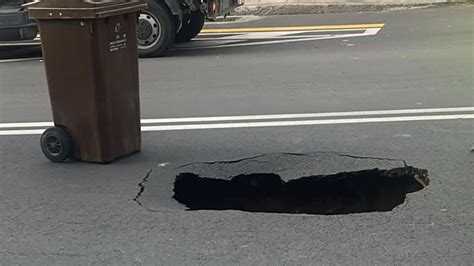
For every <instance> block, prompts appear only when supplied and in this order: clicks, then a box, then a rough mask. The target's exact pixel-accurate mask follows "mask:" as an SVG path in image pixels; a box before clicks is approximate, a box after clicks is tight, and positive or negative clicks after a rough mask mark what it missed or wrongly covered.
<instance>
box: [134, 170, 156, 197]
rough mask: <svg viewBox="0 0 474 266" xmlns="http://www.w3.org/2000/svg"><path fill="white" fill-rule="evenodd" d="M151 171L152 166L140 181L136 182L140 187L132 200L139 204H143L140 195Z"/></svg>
mask: <svg viewBox="0 0 474 266" xmlns="http://www.w3.org/2000/svg"><path fill="white" fill-rule="evenodd" d="M152 172H153V168H151V169H150V170H149V171H148V172H147V174H146V175H145V177H144V178H143V179H142V181H141V182H140V183H138V187H139V188H140V189H139V190H138V193H137V195H136V196H135V198H133V201H135V202H136V203H137V204H138V205H139V206H143V205H142V203H141V201H140V198H141V196H142V195H143V192H145V183H146V182H147V181H148V178H149V177H150V175H151V173H152Z"/></svg>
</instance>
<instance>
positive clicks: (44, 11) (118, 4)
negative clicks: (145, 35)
mask: <svg viewBox="0 0 474 266" xmlns="http://www.w3.org/2000/svg"><path fill="white" fill-rule="evenodd" d="M24 6H25V7H27V8H28V14H29V16H30V18H32V19H93V18H105V17H110V16H115V15H119V14H124V13H130V12H136V11H139V10H142V9H145V8H146V7H147V4H146V3H145V2H144V1H143V0H35V1H33V2H30V3H27V4H25V5H24Z"/></svg>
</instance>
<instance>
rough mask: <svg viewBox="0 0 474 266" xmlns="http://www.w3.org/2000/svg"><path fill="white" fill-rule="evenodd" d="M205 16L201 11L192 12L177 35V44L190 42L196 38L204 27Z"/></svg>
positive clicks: (186, 17) (184, 20)
mask: <svg viewBox="0 0 474 266" xmlns="http://www.w3.org/2000/svg"><path fill="white" fill-rule="evenodd" d="M204 20H205V15H204V14H203V13H201V12H200V11H196V12H191V14H189V15H186V16H185V18H184V19H183V26H182V27H181V29H180V30H179V31H178V33H176V38H175V42H189V41H190V40H191V39H192V38H194V37H196V36H197V35H198V34H199V33H200V32H201V30H202V28H203V27H204Z"/></svg>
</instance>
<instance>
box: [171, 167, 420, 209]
mask: <svg viewBox="0 0 474 266" xmlns="http://www.w3.org/2000/svg"><path fill="white" fill-rule="evenodd" d="M428 184H429V178H428V171H427V170H425V169H419V168H415V167H411V166H405V167H397V168H392V169H387V170H380V169H377V168H376V169H368V170H360V171H352V172H341V173H337V174H330V175H313V176H303V177H301V178H297V179H291V180H288V181H286V182H285V181H284V180H283V179H282V178H281V177H280V175H278V174H274V173H253V174H240V175H236V176H233V177H231V178H228V179H217V178H208V177H201V176H199V175H198V174H194V173H190V172H187V173H180V174H178V175H177V176H176V179H175V182H174V196H173V198H174V199H175V200H177V201H178V202H180V203H182V204H184V205H185V206H186V207H187V208H188V209H189V210H241V211H248V212H272V213H293V214H296V213H305V214H323V215H334V214H350V213H362V212H384V211H391V210H393V208H395V207H396V206H398V205H400V204H402V203H403V202H404V201H405V198H406V195H407V194H408V193H412V192H416V191H419V190H422V189H423V188H425V187H426V186H428Z"/></svg>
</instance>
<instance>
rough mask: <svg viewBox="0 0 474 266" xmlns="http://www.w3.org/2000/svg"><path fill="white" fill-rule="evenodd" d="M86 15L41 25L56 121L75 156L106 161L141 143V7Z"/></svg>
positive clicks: (49, 20)
mask: <svg viewBox="0 0 474 266" xmlns="http://www.w3.org/2000/svg"><path fill="white" fill-rule="evenodd" d="M42 12H44V10H42ZM56 12H60V11H57V10H56ZM63 12H64V13H62V12H61V14H65V13H66V11H63ZM50 14H51V13H50ZM30 15H31V10H30ZM85 17H86V18H80V17H74V16H72V17H70V18H67V19H65V18H47V19H38V26H39V30H40V35H41V41H42V49H43V56H44V62H45V67H46V75H47V80H48V87H49V95H50V101H51V107H52V112H53V118H54V123H55V125H56V126H57V127H63V128H65V129H66V130H67V132H68V133H69V135H70V136H71V139H72V141H73V143H74V144H73V145H74V157H75V159H78V160H82V161H90V162H101V163H106V162H111V161H113V160H115V159H118V158H120V157H123V156H126V155H129V154H132V153H135V152H138V151H140V146H141V133H140V99H139V81H138V56H137V42H136V40H137V39H136V29H135V27H136V12H126V13H117V12H116V13H114V14H113V15H111V16H102V17H100V16H95V17H94V16H93V15H92V17H87V16H85Z"/></svg>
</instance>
